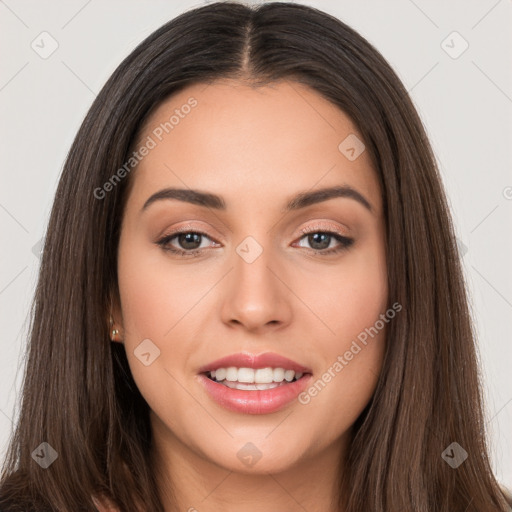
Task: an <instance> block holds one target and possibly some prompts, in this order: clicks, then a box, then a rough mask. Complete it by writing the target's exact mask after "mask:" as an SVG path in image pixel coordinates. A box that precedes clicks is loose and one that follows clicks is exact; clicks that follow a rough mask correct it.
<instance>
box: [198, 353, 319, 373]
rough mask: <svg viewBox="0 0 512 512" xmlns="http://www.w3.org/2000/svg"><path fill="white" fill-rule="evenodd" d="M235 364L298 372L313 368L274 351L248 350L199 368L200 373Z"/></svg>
mask: <svg viewBox="0 0 512 512" xmlns="http://www.w3.org/2000/svg"><path fill="white" fill-rule="evenodd" d="M230 366H235V367H236V368H254V369H257V368H267V367H272V368H283V369H285V370H294V371H296V372H302V373H311V369H309V368H307V367H306V366H303V365H301V364H299V363H297V362H295V361H292V360H291V359H288V358H287V357H284V356H281V355H279V354H276V353H274V352H265V353H264V354H257V355H256V354H250V353H248V352H240V353H239V354H231V355H229V356H226V357H222V358H221V359H217V360H216V361H212V362H211V363H208V364H206V365H204V366H202V367H201V368H200V369H199V373H205V372H210V371H212V370H217V369H218V368H228V367H230Z"/></svg>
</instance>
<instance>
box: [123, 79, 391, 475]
mask: <svg viewBox="0 0 512 512" xmlns="http://www.w3.org/2000/svg"><path fill="white" fill-rule="evenodd" d="M143 147H145V148H146V149H145V150H144V149H140V150H139V148H143ZM137 150H138V155H139V156H138V157H137V159H140V162H139V163H138V167H137V168H136V170H133V171H132V176H130V179H132V180H134V181H133V183H132V185H133V187H132V188H131V190H130V193H129V197H128V200H127V204H126V209H125V213H124V217H123V223H122V231H121V238H120V245H119V263H118V265H119V266H118V276H119V292H120V306H121V308H120V311H118V312H117V313H116V315H115V319H116V321H117V324H118V326H120V327H121V336H122V338H123V342H124V344H125V348H126V354H127V357H128V361H129V364H130V368H131V371H132V373H133V377H134V379H135V382H136V383H137V386H138V388H139V389H140V392H141V393H142V395H143V396H144V398H145V400H146V401H147V403H148V404H149V407H150V408H151V421H152V427H153V433H154V437H155V443H156V445H157V446H159V447H160V448H161V449H162V450H163V451H164V452H166V451H168V453H169V454H171V453H174V454H182V455H183V457H184V458H185V459H187V458H188V460H192V459H194V460H200V461H206V462H208V463H212V464H215V465H216V466H221V467H223V468H226V469H230V470H232V471H238V472H277V471H281V470H285V469H287V468H292V467H295V466H296V465H297V464H299V463H300V462H301V461H302V462H305V461H308V460H309V461H311V460H312V459H313V458H315V457H318V456H319V455H320V454H321V453H327V450H328V449H329V451H328V453H331V454H334V456H335V457H337V456H338V454H339V450H342V449H343V445H344V441H346V440H347V439H348V433H349V430H350V427H351V425H352V424H353V423H354V421H355V420H356V418H357V417H358V416H359V414H360V413H361V411H362V410H363V408H364V407H365V406H366V404H367V403H368V401H369V400H370V398H371V395H372V393H373V391H374V389H375V385H376V380H377V376H378V374H379V371H380V367H381V361H382V357H383V350H384V343H385V330H386V329H385V327H386V324H387V322H388V318H389V317H388V316H387V315H386V305H387V272H386V260H385V236H384V224H383V214H382V204H381V198H380V189H379V184H378V180H377V177H376V175H375V172H374V170H373V169H372V166H371V161H370V158H369V155H368V152H367V151H365V150H364V146H362V143H361V136H360V135H359V134H358V132H357V130H356V128H355V126H354V125H353V124H352V122H351V121H350V119H349V118H348V117H347V116H346V115H344V114H343V113H342V112H341V111H340V110H339V109H337V108H336V107H334V106H333V105H332V104H331V103H329V102H328V101H326V100H325V99H323V98H322V97H321V96H320V95H319V94H317V93H316V92H314V91H313V90H312V89H309V88H307V87H305V86H303V85H299V84H297V83H293V82H292V83H290V82H279V83H274V84H271V85H270V86H265V87H261V88H258V89H252V88H250V87H248V86H246V85H240V84H239V83H237V82H234V81H227V80H226V81H218V82H215V83H214V84H211V85H208V86H207V85H205V84H198V85H194V86H190V87H188V88H186V89H184V90H183V91H181V92H180V93H178V94H176V95H174V96H173V97H172V98H171V99H168V100H167V101H166V102H164V103H162V104H161V105H160V106H159V107H158V108H157V109H156V110H155V112H154V113H153V114H152V116H151V117H150V119H149V120H148V122H147V123H146V125H145V129H144V131H143V133H142V135H141V136H140V139H139V143H138V145H137ZM331 187H339V191H338V194H334V195H329V194H324V195H315V193H316V192H318V191H319V190H321V189H329V188H331ZM169 189H180V190H181V191H182V192H180V193H179V195H176V194H175V195H174V196H173V195H172V194H171V193H170V192H169ZM166 190H167V192H162V191H166ZM192 191H197V194H192ZM155 194H156V195H155ZM202 194H205V195H206V196H204V197H203V195H202ZM310 194H313V196H312V198H310V199H308V196H309V195H310ZM187 198H188V199H187ZM181 229H182V230H183V231H181V234H179V233H178V234H177V231H178V230H181ZM304 229H306V230H307V231H306V232H303V230H304ZM173 250H175V251H180V252H181V251H183V254H181V253H178V252H172V251H173ZM194 251H195V252H194ZM191 253H192V254H191ZM262 354H267V355H268V354H270V356H269V357H268V358H266V359H265V358H264V357H263V358H260V359H258V356H260V355H262ZM227 356H234V359H233V360H231V361H226V362H221V363H216V361H217V360H219V359H220V358H225V357H227ZM279 357H282V358H286V360H281V359H279ZM211 363H213V365H212V364H211ZM219 368H225V370H222V369H220V370H219ZM228 368H229V369H228ZM236 368H243V369H242V370H237V369H236ZM269 368H270V369H269ZM280 368H282V370H281V369H280ZM294 368H295V373H294ZM206 369H207V370H215V371H216V372H215V375H216V379H219V378H220V379H221V382H220V383H218V382H214V381H213V380H211V379H210V378H209V376H211V374H209V373H208V374H205V373H204V372H205V370H206ZM258 369H259V370H261V371H260V372H257V371H255V370H258ZM301 369H302V374H303V375H302V376H301V375H300V372H299V370H301ZM283 370H285V372H283ZM297 377H299V379H298V380H297V381H296V382H288V380H287V379H291V378H293V379H296V378H297ZM226 379H227V380H226ZM222 382H223V383H222ZM226 382H227V384H226ZM237 387H238V388H241V387H246V388H247V389H245V390H240V389H237ZM333 448H334V450H333ZM338 449H339V450H338Z"/></svg>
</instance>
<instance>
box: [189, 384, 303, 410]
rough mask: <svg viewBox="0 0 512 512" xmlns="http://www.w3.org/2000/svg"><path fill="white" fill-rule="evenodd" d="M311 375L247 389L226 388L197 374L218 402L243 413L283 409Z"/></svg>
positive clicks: (301, 389) (300, 390)
mask: <svg viewBox="0 0 512 512" xmlns="http://www.w3.org/2000/svg"><path fill="white" fill-rule="evenodd" d="M311 377H312V375H311V374H306V375H303V376H302V377H301V378H300V379H299V380H296V381H294V382H290V383H288V384H283V385H282V386H278V387H276V388H272V389H265V390H256V391H247V390H242V389H233V388H228V387H227V386H224V384H219V383H218V382H215V381H213V380H211V379H210V378H208V377H207V376H206V375H204V374H200V375H199V379H200V381H201V383H202V385H203V386H204V387H205V389H206V391H207V392H208V394H209V395H210V397H211V398H213V399H214V400H215V401H216V402H217V403H218V404H220V405H221V406H223V407H225V408H226V409H229V410H231V411H235V412H241V413H245V414H269V413H272V412H276V411H279V410H281V409H283V408H284V407H286V406H287V405H288V404H289V403H290V402H292V401H293V400H294V399H296V398H297V396H298V395H299V394H300V393H301V392H302V391H304V390H305V389H306V387H307V385H308V383H309V381H310V379H311Z"/></svg>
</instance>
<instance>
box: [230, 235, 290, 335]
mask: <svg viewBox="0 0 512 512" xmlns="http://www.w3.org/2000/svg"><path fill="white" fill-rule="evenodd" d="M256 237H258V238H259V240H258V239H257V238H256ZM260 240H261V242H260ZM278 260H279V258H278V257H274V251H273V249H272V243H271V235H269V234H268V233H267V234H259V235H248V236H246V237H245V238H244V239H243V240H242V241H241V242H240V243H239V244H238V245H237V246H236V247H235V251H234V254H233V266H234V268H233V272H232V273H231V281H230V287H229V291H228V292H227V294H226V295H225V297H224V304H223V316H224V320H225V321H227V322H233V321H236V322H237V323H241V324H244V325H245V326H246V327H247V328H249V329H255V328H257V327H258V326H263V325H266V324H269V323H283V322H286V321H288V319H289V314H290V311H289V306H290V305H289V304H288V301H287V300H286V296H285V295H286V287H285V286H284V285H283V283H282V282H281V280H280V279H279V278H278V277H277V276H278V275H279V268H282V266H281V264H280V262H279V261H278ZM281 279H282V278H281Z"/></svg>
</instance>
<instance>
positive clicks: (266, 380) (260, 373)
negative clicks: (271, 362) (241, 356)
mask: <svg viewBox="0 0 512 512" xmlns="http://www.w3.org/2000/svg"><path fill="white" fill-rule="evenodd" d="M273 379H274V370H272V368H260V369H258V370H256V371H255V372H254V382H256V383H257V384H270V383H271V382H272V380H273Z"/></svg>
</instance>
